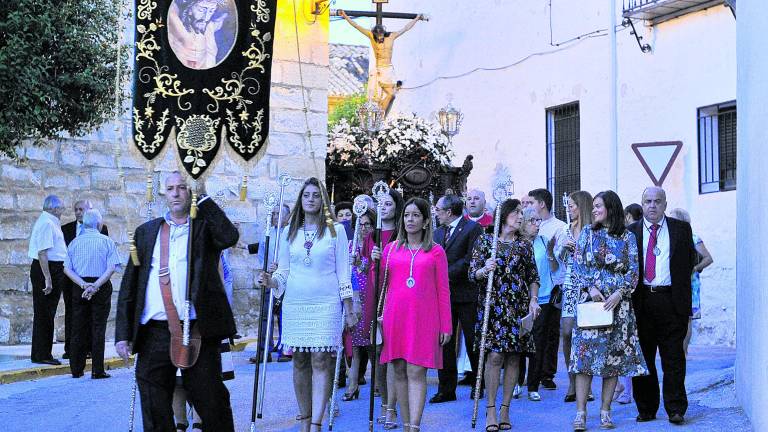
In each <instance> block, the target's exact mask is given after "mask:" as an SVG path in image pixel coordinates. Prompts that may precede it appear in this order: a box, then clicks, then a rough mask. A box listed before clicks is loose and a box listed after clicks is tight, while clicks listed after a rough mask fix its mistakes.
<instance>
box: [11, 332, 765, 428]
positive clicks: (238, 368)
mask: <svg viewBox="0 0 768 432" xmlns="http://www.w3.org/2000/svg"><path fill="white" fill-rule="evenodd" d="M250 348H251V347H249V349H247V350H246V351H244V352H240V353H234V354H235V364H236V365H235V372H236V379H235V380H234V381H229V382H228V387H229V389H230V392H231V401H232V406H233V410H234V416H235V422H236V428H237V431H248V430H249V429H250V424H251V423H250V420H251V397H252V391H253V374H254V367H253V365H251V364H249V363H248V361H247V359H248V357H250V356H251V355H253V351H252V350H251V349H250ZM733 362H734V351H733V350H731V349H725V348H712V347H691V354H690V357H689V362H688V378H687V386H688V392H689V399H690V408H689V410H688V413H687V415H686V424H685V425H683V426H673V425H671V424H670V423H669V422H668V421H667V418H666V414H665V413H664V412H663V410H662V411H661V412H659V418H658V420H656V421H653V422H649V423H642V424H638V423H636V422H635V420H634V418H635V415H636V414H637V412H636V410H635V407H634V405H633V404H630V405H618V404H614V406H613V414H614V415H613V416H614V421H615V422H616V425H617V428H618V430H622V431H680V432H682V431H739V432H741V431H751V430H752V428H751V426H750V423H749V420H748V419H747V417H746V416H745V415H744V413H743V411H742V410H741V409H740V408H739V407H738V404H737V402H736V398H735V389H734V385H733ZM268 371H269V372H268V374H267V385H266V388H267V396H266V399H265V410H264V418H263V419H261V420H257V422H256V430H257V431H294V430H297V425H296V422H295V420H294V417H295V415H296V414H297V413H298V409H297V406H296V402H295V400H294V396H293V386H292V381H291V377H292V374H291V363H270V364H269V369H268ZM563 371H564V367H563V365H562V363H561V365H560V369H559V372H558V376H557V378H556V380H555V381H556V383H557V384H558V389H557V390H554V391H547V390H542V391H541V396H542V401H541V402H531V401H529V400H527V399H526V398H525V394H523V397H522V398H521V399H518V400H514V401H513V403H512V411H511V413H512V423H513V430H518V431H520V430H525V431H546V432H550V431H568V430H571V429H570V428H571V421H572V419H573V415H574V414H575V409H576V408H575V404H573V403H570V404H566V403H564V402H563V397H564V395H565V388H564V385H565V384H566V376H565V374H564V372H563ZM110 373H111V374H112V378H111V379H107V380H91V379H89V378H88V377H89V375H88V374H86V377H85V378H80V379H73V378H71V377H70V376H69V375H65V376H57V377H51V378H43V379H39V380H36V381H27V382H19V383H14V384H6V385H0V425H2V426H0V428H1V429H2V430H5V431H8V432H15V431H19V432H30V431H62V432H65V431H94V432H97V431H125V430H127V429H128V421H129V404H130V395H131V388H132V383H133V379H132V372H131V371H130V370H128V369H119V370H114V371H110ZM436 387H437V374H436V373H435V372H434V371H430V374H429V390H428V393H427V397H429V396H430V395H432V394H434V392H435V391H436ZM593 388H594V389H595V390H596V391H599V386H598V385H597V383H595V384H593ZM369 389H370V386H368V385H365V386H362V387H361V391H360V399H358V400H356V401H351V402H339V404H340V407H341V415H340V416H339V417H337V419H336V423H335V426H334V431H339V432H364V431H367V430H368V394H369ZM341 391H343V390H340V392H341ZM339 395H340V393H339ZM457 396H458V401H456V402H449V403H443V404H439V405H430V404H427V407H426V409H425V413H424V419H423V421H422V431H423V432H432V431H441V432H448V431H471V430H472V429H471V427H470V418H471V415H472V402H471V401H470V399H469V387H459V390H458V393H457ZM378 403H379V401H378V399H377V400H376V404H377V405H378ZM484 406H485V405H484V403H481V413H482V409H483V408H484ZM588 411H589V412H588V415H589V418H588V426H589V429H590V430H599V429H598V426H599V405H597V402H592V403H590V404H589V408H588ZM136 413H137V416H136V428H135V430H136V431H141V430H142V428H141V419H140V412H139V410H138V408H137V410H136ZM325 425H326V426H325V427H324V430H327V418H326V420H325ZM376 430H377V431H378V430H383V429H382V428H381V426H380V425H377V426H376ZM477 430H478V431H483V430H484V427H483V417H482V415H481V417H480V419H479V421H478V427H477Z"/></svg>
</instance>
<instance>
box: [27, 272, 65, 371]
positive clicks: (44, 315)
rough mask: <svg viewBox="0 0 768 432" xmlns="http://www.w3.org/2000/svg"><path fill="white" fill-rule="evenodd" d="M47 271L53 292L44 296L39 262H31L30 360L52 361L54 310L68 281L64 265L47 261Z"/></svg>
mask: <svg viewBox="0 0 768 432" xmlns="http://www.w3.org/2000/svg"><path fill="white" fill-rule="evenodd" d="M48 269H49V270H50V273H51V283H52V285H53V290H52V291H51V293H50V294H48V295H45V294H44V293H43V290H44V289H45V276H43V270H42V268H40V261H38V260H32V266H31V268H30V271H29V279H30V281H31V282H32V307H33V310H34V316H33V319H32V352H31V360H32V361H33V362H34V361H42V360H48V359H52V358H53V355H51V348H52V347H53V330H54V329H53V320H54V318H55V317H56V308H57V307H58V306H59V298H60V297H61V291H62V287H63V286H64V285H66V284H67V282H68V281H69V279H67V276H66V275H65V274H64V263H62V262H60V261H59V262H56V261H49V262H48Z"/></svg>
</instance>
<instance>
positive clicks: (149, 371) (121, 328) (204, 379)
mask: <svg viewBox="0 0 768 432" xmlns="http://www.w3.org/2000/svg"><path fill="white" fill-rule="evenodd" d="M191 195H192V193H191V191H190V188H189V186H188V185H187V183H186V180H185V179H184V177H183V176H182V174H180V173H179V172H173V173H171V174H169V175H168V176H167V177H166V179H165V196H166V201H167V205H168V208H169V211H168V212H167V213H166V214H165V216H164V217H162V218H156V219H153V220H151V221H149V222H146V223H144V224H142V225H141V226H139V227H138V228H137V229H136V234H135V237H134V238H135V242H136V249H137V252H138V263H139V264H138V265H136V263H134V260H129V261H128V265H127V268H126V270H125V273H124V275H123V280H122V284H121V286H120V295H119V297H118V303H117V316H116V323H115V340H116V341H118V342H117V343H116V344H115V348H116V350H117V352H118V354H119V355H120V356H121V357H123V359H125V360H127V359H128V356H129V353H130V352H133V353H137V354H140V355H139V356H138V358H137V361H136V362H137V363H136V382H137V384H138V389H139V394H140V396H141V411H142V416H143V423H144V431H168V430H173V429H174V421H173V411H172V409H171V402H172V399H173V391H174V384H175V376H176V370H177V367H176V366H175V365H174V364H175V363H177V361H176V359H175V358H174V359H172V358H171V355H169V350H172V349H174V348H175V349H178V348H179V347H178V346H174V344H176V345H178V344H180V343H182V342H181V341H180V340H178V339H177V338H175V337H174V338H172V333H175V334H177V333H178V332H179V328H180V327H179V322H178V321H179V319H182V320H183V319H184V318H185V316H184V315H185V313H184V310H185V308H184V307H183V305H184V303H185V299H186V294H185V293H187V292H188V293H189V299H190V301H191V303H192V306H191V308H190V312H189V318H190V322H191V323H192V330H191V331H190V333H191V339H192V340H191V341H190V346H194V345H195V344H196V343H199V354H198V355H197V359H196V361H195V360H194V358H195V356H194V354H193V355H191V356H190V358H191V359H192V360H191V361H190V363H192V364H191V366H189V367H186V368H183V370H182V380H183V384H184V388H185V389H186V390H187V392H188V394H189V397H190V401H191V402H192V405H193V406H194V407H195V409H196V410H197V412H198V413H199V414H200V417H201V419H202V423H203V425H204V428H205V429H204V430H207V431H217V432H219V431H222V432H226V431H234V425H233V420H232V409H231V406H230V402H229V392H228V391H227V388H226V387H225V386H224V384H223V383H222V381H221V358H220V357H219V345H220V344H221V340H222V339H225V338H228V337H231V336H233V335H234V334H235V333H236V329H235V322H234V318H233V316H232V310H231V308H230V306H229V303H228V301H227V296H226V294H225V292H224V287H223V286H222V282H221V278H220V277H219V272H218V271H217V269H218V263H219V256H220V254H221V251H222V250H224V249H226V248H228V247H231V246H232V245H234V244H235V243H237V240H238V232H237V228H235V226H234V225H233V224H232V223H231V222H230V221H229V219H227V217H226V215H225V214H224V212H223V211H222V210H221V209H220V208H219V207H218V206H217V205H216V203H215V202H214V201H213V200H212V199H210V198H209V197H208V196H206V195H205V194H202V195H200V199H199V200H198V201H197V203H196V204H197V207H198V212H197V216H196V218H195V219H194V223H193V225H194V226H193V229H192V234H191V235H192V238H191V239H189V235H190V233H189V227H190V223H191V222H192V219H191V218H190V206H191V201H192V200H191ZM188 241H189V244H188ZM188 270H189V272H191V273H190V274H189V275H188V274H187V271H188ZM187 281H189V289H188V288H187ZM174 318H175V319H174ZM174 321H176V322H174ZM175 334H174V336H175ZM195 338H199V340H198V341H195V340H194V339H195ZM194 351H195V350H194V349H193V350H192V352H193V353H194ZM171 352H174V351H171Z"/></svg>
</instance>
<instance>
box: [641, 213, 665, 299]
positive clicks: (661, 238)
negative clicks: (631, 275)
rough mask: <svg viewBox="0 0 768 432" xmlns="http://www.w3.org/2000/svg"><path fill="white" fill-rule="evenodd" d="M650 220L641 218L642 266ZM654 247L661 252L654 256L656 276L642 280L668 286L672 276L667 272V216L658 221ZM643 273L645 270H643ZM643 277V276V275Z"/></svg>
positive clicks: (651, 283)
mask: <svg viewBox="0 0 768 432" xmlns="http://www.w3.org/2000/svg"><path fill="white" fill-rule="evenodd" d="M651 225H653V224H652V223H651V222H648V220H646V219H645V218H643V229H644V230H645V232H643V266H645V264H646V261H647V260H646V257H647V256H648V241H649V240H650V238H651ZM656 247H658V248H659V250H660V251H661V254H659V255H658V256H656V278H655V279H654V280H651V281H649V280H647V279H646V280H644V281H643V282H644V283H645V284H646V285H648V286H654V287H655V286H669V285H672V276H671V275H670V272H669V227H668V226H667V218H666V216H665V217H662V219H661V221H660V222H659V229H658V231H657V232H656ZM651 253H653V251H651ZM643 274H645V272H643ZM643 279H645V277H643Z"/></svg>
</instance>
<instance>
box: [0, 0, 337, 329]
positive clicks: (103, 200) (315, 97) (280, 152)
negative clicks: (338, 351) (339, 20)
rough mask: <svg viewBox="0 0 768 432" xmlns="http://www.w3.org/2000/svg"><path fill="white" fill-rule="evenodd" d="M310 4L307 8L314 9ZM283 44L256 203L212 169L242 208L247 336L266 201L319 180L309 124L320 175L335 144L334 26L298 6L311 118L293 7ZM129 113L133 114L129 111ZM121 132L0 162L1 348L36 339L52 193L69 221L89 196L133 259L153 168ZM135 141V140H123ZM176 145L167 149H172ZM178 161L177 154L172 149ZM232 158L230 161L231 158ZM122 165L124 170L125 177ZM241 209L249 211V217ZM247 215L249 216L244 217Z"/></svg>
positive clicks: (241, 281) (238, 300) (240, 290)
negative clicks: (39, 248) (47, 201)
mask: <svg viewBox="0 0 768 432" xmlns="http://www.w3.org/2000/svg"><path fill="white" fill-rule="evenodd" d="M308 7H309V6H307V8H308ZM277 17H278V18H277V23H276V28H275V48H274V60H273V70H272V89H271V90H272V94H271V104H270V105H271V119H270V120H271V130H270V136H269V141H268V144H267V145H266V147H265V148H264V149H262V150H261V152H260V154H259V155H258V156H257V158H258V159H259V160H258V165H257V166H256V168H255V170H254V172H248V173H247V174H248V175H249V176H250V182H249V191H248V199H247V202H246V203H245V204H242V203H238V202H237V199H238V198H237V195H238V190H239V185H240V179H241V176H242V174H243V172H242V170H241V168H239V166H238V165H237V164H236V163H234V162H233V161H232V160H229V159H228V158H226V157H224V159H221V160H219V162H218V163H217V165H216V166H215V167H214V168H213V175H212V176H211V177H210V179H209V180H208V182H207V184H206V186H207V189H208V191H209V193H213V192H215V191H223V196H224V201H225V204H224V205H225V207H229V208H230V211H232V212H235V211H237V212H238V213H239V214H240V216H241V217H240V219H242V221H241V223H240V224H239V228H240V232H241V238H240V242H239V244H238V245H237V246H235V247H234V248H233V250H232V251H231V252H230V257H231V263H232V265H233V267H234V270H235V271H234V275H235V281H234V282H235V293H234V312H235V317H236V320H237V323H238V330H239V332H240V334H255V329H256V328H257V327H256V325H255V323H256V322H257V314H258V311H259V294H258V292H257V291H256V290H254V289H253V276H254V269H255V268H257V267H260V264H259V263H257V262H256V259H255V258H253V257H251V256H249V255H248V254H247V249H246V247H245V246H246V245H247V244H249V243H254V242H257V241H259V240H260V239H261V238H262V233H263V228H264V221H265V216H266V215H265V214H264V211H263V209H262V199H263V197H264V193H265V192H266V191H267V190H277V186H276V179H277V176H278V175H279V174H280V173H283V172H286V173H289V174H291V175H293V176H296V177H307V176H310V175H316V171H315V168H314V164H313V163H312V161H311V159H310V157H309V154H310V148H309V141H310V140H309V138H308V134H307V123H308V124H309V130H310V131H311V143H312V145H313V146H314V150H315V154H316V156H317V161H316V162H317V166H318V167H319V169H320V173H319V175H324V169H325V168H324V167H325V164H324V158H325V148H326V144H327V128H326V124H327V106H328V102H327V83H328V20H327V16H326V17H325V18H321V19H319V20H315V19H314V18H315V17H314V16H312V15H311V14H309V13H308V12H307V11H303V10H301V9H300V10H299V11H298V19H297V20H296V21H297V23H298V34H299V47H300V53H301V59H302V72H303V78H304V79H303V82H304V87H305V97H306V101H307V104H308V105H309V111H308V119H307V121H305V117H304V111H303V109H304V102H303V99H302V87H301V80H300V76H299V63H298V61H297V49H296V44H297V40H296V31H295V29H294V18H293V7H292V4H291V3H289V2H278V12H277ZM126 114H127V111H126ZM123 122H124V125H125V128H124V136H125V139H126V140H129V139H130V123H129V118H128V117H125V118H124V119H123ZM118 138H119V136H118V135H117V133H116V132H115V127H114V125H106V126H105V127H103V128H101V129H100V130H98V131H95V132H94V133H92V134H91V135H89V136H87V137H83V138H76V139H75V138H64V139H62V140H59V141H56V142H50V143H48V144H46V145H44V146H42V147H32V146H26V147H23V148H20V149H18V154H19V156H20V158H19V159H18V160H15V161H14V160H10V159H8V158H2V159H0V344H19V343H30V342H31V337H32V293H31V285H30V282H29V265H30V263H31V260H30V259H29V258H27V247H28V238H29V234H30V231H31V228H32V225H33V224H34V221H35V219H36V218H37V217H38V216H39V214H40V211H41V209H42V204H43V199H44V198H45V197H46V196H47V195H49V194H56V195H59V196H60V197H61V198H62V199H63V200H64V202H65V205H66V206H67V211H66V212H65V213H64V215H63V217H62V223H66V222H69V221H71V220H73V219H74V214H73V211H72V204H73V203H74V201H76V200H78V199H83V198H86V199H90V200H91V201H92V202H93V205H94V207H95V208H97V209H99V210H100V211H101V212H102V214H103V215H104V218H105V223H106V224H107V225H108V226H109V231H110V237H111V238H112V239H114V240H115V241H116V242H117V244H118V245H119V249H120V252H121V255H122V258H123V261H127V259H128V250H127V239H128V236H127V232H128V231H129V230H130V231H132V230H133V229H135V227H136V226H138V225H139V224H141V223H142V222H143V221H144V220H145V219H146V214H147V205H146V203H145V202H144V200H145V199H144V194H145V184H146V175H147V170H146V165H145V163H144V161H143V160H142V159H141V158H140V157H137V156H135V155H134V154H133V153H132V152H130V151H129V150H128V149H127V148H126V149H123V150H122V152H121V153H122V154H121V156H120V157H119V158H116V157H115V154H114V146H115V143H116V142H118V141H119V140H118ZM125 142H128V141H125ZM172 144H173V143H169V145H172ZM167 154H168V155H171V154H172V153H171V152H168V153H167ZM223 156H225V155H223ZM117 163H119V166H120V167H121V168H122V170H123V171H124V173H125V177H124V179H120V177H119V176H118V169H117ZM175 168H176V163H175V161H173V160H172V159H170V156H169V158H167V159H166V160H164V161H162V162H160V163H159V164H158V167H157V171H156V172H155V173H154V178H155V183H156V184H159V181H160V180H161V178H163V177H164V172H167V171H170V170H173V169H175ZM297 190H298V185H292V186H291V187H289V190H288V194H287V195H286V196H287V199H288V200H289V201H292V200H294V199H295V197H296V193H297ZM156 202H157V203H158V204H156V205H154V206H153V214H154V216H157V215H159V214H161V213H162V212H164V205H162V203H163V198H162V196H161V197H159V199H158V200H157V201H156ZM243 206H245V207H246V209H245V211H242V210H243ZM243 215H245V216H244V218H243ZM120 278H121V275H120V274H116V275H115V276H114V277H113V279H112V283H113V285H115V287H116V289H115V293H114V295H113V307H112V313H111V314H110V321H109V328H108V330H107V339H112V337H113V334H114V333H113V331H112V328H113V327H112V326H113V320H114V310H115V307H114V302H115V301H116V299H117V287H119V283H120ZM63 314H64V305H63V301H61V302H60V304H59V309H58V314H57V339H59V340H63V325H62V324H63V318H64V317H63Z"/></svg>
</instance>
